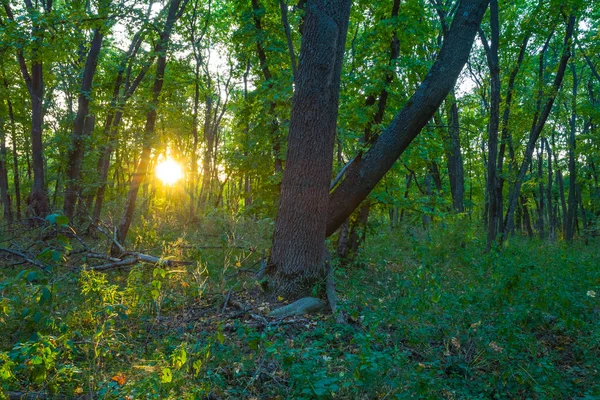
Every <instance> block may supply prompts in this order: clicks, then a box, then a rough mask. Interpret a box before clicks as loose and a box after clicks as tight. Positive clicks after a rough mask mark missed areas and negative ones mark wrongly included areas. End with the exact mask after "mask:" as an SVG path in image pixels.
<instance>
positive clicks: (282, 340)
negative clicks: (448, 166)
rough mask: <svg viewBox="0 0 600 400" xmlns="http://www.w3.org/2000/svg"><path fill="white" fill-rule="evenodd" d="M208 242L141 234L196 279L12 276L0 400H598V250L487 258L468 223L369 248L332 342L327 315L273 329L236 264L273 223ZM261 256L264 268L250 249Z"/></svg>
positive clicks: (514, 252)
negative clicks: (31, 399)
mask: <svg viewBox="0 0 600 400" xmlns="http://www.w3.org/2000/svg"><path fill="white" fill-rule="evenodd" d="M203 225H204V226H203V230H201V232H202V234H203V235H204V236H198V235H197V234H193V233H187V232H196V231H195V230H191V229H190V230H186V229H185V228H182V227H178V228H177V229H175V228H174V227H171V228H170V229H169V230H165V231H159V230H157V229H158V226H160V225H148V226H146V227H145V228H144V227H140V228H139V229H138V230H137V231H134V232H136V237H137V238H136V245H137V246H138V247H139V249H142V250H151V251H152V252H153V254H157V252H158V253H162V254H164V255H172V256H175V257H177V258H187V259H194V260H197V261H198V263H197V265H195V266H192V267H189V268H187V269H185V268H173V269H170V270H169V269H166V270H165V269H162V268H154V267H152V266H148V265H146V266H136V267H134V268H133V269H131V270H129V271H113V272H108V273H106V274H100V273H95V272H91V271H87V270H81V271H79V270H76V269H73V268H72V266H71V267H66V266H60V265H59V266H57V267H55V268H53V270H52V272H50V273H44V272H42V271H40V270H36V269H34V267H31V268H29V269H28V270H26V271H25V270H24V267H23V266H16V267H9V266H8V264H10V263H11V261H8V260H5V261H3V263H4V266H3V267H1V268H0V324H1V325H0V329H1V331H2V335H1V337H0V383H1V385H2V386H1V387H2V389H3V390H4V391H5V392H8V391H22V392H23V391H29V392H38V393H50V394H63V395H66V396H67V397H74V396H76V395H81V396H86V395H89V394H90V393H94V394H95V395H96V396H97V397H99V398H106V399H121V398H127V396H131V397H132V398H157V399H164V398H173V399H179V398H203V396H207V395H208V394H212V395H214V396H218V397H220V398H265V399H267V398H281V399H287V398H306V399H311V398H330V397H336V398H365V399H371V398H400V399H403V398H425V399H429V398H431V399H437V398H448V399H477V398H480V399H488V398H498V399H504V398H506V399H513V398H531V399H564V398H578V399H594V398H600V374H599V372H598V360H599V359H600V268H599V260H600V257H599V256H598V250H600V246H599V244H598V243H597V242H595V243H593V242H590V244H589V245H587V246H586V245H584V244H582V243H575V244H574V245H572V246H567V245H566V244H564V243H558V244H554V243H550V242H545V241H540V240H529V239H525V238H522V237H516V238H511V240H509V242H508V243H507V246H506V248H505V249H504V250H503V251H502V252H500V253H498V252H493V253H489V254H485V253H484V251H483V250H484V244H483V243H482V242H481V240H479V239H478V238H480V237H483V236H482V235H481V233H480V232H477V231H474V230H473V228H472V227H470V226H465V225H460V224H456V225H448V226H446V227H445V228H438V229H436V230H434V231H433V232H431V233H430V234H424V233H423V232H420V231H418V230H412V229H408V230H406V231H401V230H399V231H394V232H391V233H389V232H388V233H385V234H381V235H376V236H370V237H369V238H368V240H367V243H366V244H365V246H364V247H363V249H362V250H361V251H360V254H359V255H358V259H357V261H356V262H355V263H354V264H353V265H352V266H349V267H347V268H338V269H337V279H338V285H339V289H340V303H341V308H342V309H343V310H344V311H345V312H347V313H348V315H349V320H350V323H349V324H348V325H337V324H335V323H334V322H333V321H332V318H330V317H329V316H327V315H324V316H310V317H308V318H294V319H292V320H293V322H290V321H289V320H287V321H268V320H262V319H261V318H262V317H261V315H264V314H265V313H266V312H267V311H268V309H269V308H271V307H273V306H274V305H273V304H271V303H268V302H264V301H263V299H262V298H261V296H260V289H259V286H258V284H256V283H255V282H253V281H252V279H241V278H243V277H246V276H247V274H241V273H237V271H238V270H239V268H240V267H239V266H236V265H237V264H238V263H239V264H240V265H241V266H242V268H243V267H249V266H250V265H252V264H254V263H255V261H256V260H258V259H259V258H260V249H263V248H267V246H268V244H269V233H270V229H271V223H270V222H269V221H259V222H252V221H234V220H227V219H218V218H214V219H212V220H207V221H204V222H203ZM144 232H150V233H144ZM182 241H183V242H182ZM174 243H178V245H177V246H176V245H174ZM182 243H183V244H188V245H189V244H190V243H192V244H194V243H196V244H197V243H201V244H202V245H204V246H209V245H214V247H219V246H220V248H218V249H198V248H197V247H196V248H194V247H193V246H192V248H188V247H189V246H188V247H186V246H182ZM250 246H254V247H256V248H257V249H258V251H254V252H250V251H248V250H244V249H239V248H238V247H243V248H244V247H250ZM255 268H256V267H255ZM23 271H25V272H23ZM247 277H248V278H251V277H250V276H247ZM230 290H231V293H232V294H231V296H230V302H229V304H228V306H229V307H228V308H227V309H226V310H225V312H224V313H222V311H223V310H222V307H223V303H224V298H225V297H226V295H225V294H226V293H228V292H229V291H230ZM590 291H593V292H595V293H597V297H592V295H593V293H592V292H590ZM246 306H252V307H253V308H252V310H251V311H250V312H249V313H242V312H240V310H239V307H242V308H243V307H246ZM236 307H237V308H236ZM250 314H254V317H252V316H251V315H250ZM0 397H1V396H0Z"/></svg>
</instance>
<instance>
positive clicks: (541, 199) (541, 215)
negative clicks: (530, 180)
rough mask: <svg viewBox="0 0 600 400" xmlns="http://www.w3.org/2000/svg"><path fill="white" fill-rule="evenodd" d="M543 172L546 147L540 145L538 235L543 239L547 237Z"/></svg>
mask: <svg viewBox="0 0 600 400" xmlns="http://www.w3.org/2000/svg"><path fill="white" fill-rule="evenodd" d="M543 171H544V145H543V143H542V144H541V145H540V149H539V152H538V176H537V178H538V190H539V192H538V196H539V199H538V200H539V203H538V223H537V225H538V234H539V235H540V238H541V239H543V238H544V237H546V229H545V226H544V225H545V224H544V197H545V196H544V181H543V176H544V174H543Z"/></svg>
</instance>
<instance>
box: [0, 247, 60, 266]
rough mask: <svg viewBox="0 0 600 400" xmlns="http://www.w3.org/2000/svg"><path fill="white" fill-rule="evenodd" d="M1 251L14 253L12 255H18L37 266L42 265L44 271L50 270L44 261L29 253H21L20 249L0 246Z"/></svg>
mask: <svg viewBox="0 0 600 400" xmlns="http://www.w3.org/2000/svg"><path fill="white" fill-rule="evenodd" d="M0 251H3V252H5V253H9V254H12V255H14V256H17V257H21V258H22V259H24V260H25V261H27V262H28V263H29V264H31V265H35V266H36V267H40V268H41V269H43V270H44V271H46V270H48V267H46V266H45V265H44V264H43V263H42V262H40V261H38V260H36V259H34V258H31V257H29V256H28V255H26V254H24V253H21V252H20V251H17V250H12V249H7V248H5V247H0Z"/></svg>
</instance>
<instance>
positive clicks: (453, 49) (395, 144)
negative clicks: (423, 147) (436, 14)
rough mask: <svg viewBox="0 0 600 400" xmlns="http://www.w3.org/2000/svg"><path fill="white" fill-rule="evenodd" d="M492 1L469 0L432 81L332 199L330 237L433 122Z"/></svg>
mask: <svg viewBox="0 0 600 400" xmlns="http://www.w3.org/2000/svg"><path fill="white" fill-rule="evenodd" d="M487 5H488V0H464V1H462V2H461V3H460V5H459V6H458V9H457V11H456V14H455V17H454V20H453V21H452V25H451V27H450V29H449V31H448V35H447V36H446V39H445V40H444V44H443V45H442V48H441V50H440V53H439V55H438V57H437V59H436V61H435V63H434V64H433V66H432V67H431V69H430V70H429V73H428V74H427V77H426V78H425V80H424V81H423V83H422V84H421V85H420V86H419V88H418V89H417V91H416V92H415V93H414V94H413V96H412V97H411V98H410V100H409V101H408V102H407V103H406V105H405V106H404V108H403V109H402V110H401V111H400V112H399V113H398V114H397V115H396V117H395V118H394V120H393V121H392V123H391V124H390V125H389V126H388V127H387V128H386V129H385V130H384V131H383V132H382V134H381V135H380V136H379V137H378V139H377V140H376V141H375V143H374V144H373V145H372V146H371V148H370V149H369V150H368V151H367V152H366V154H364V156H362V157H361V158H357V159H356V160H355V161H354V162H353V163H352V165H351V166H350V167H349V168H348V170H347V172H346V176H345V179H344V180H343V181H342V182H341V183H340V185H339V186H338V187H337V188H336V189H335V190H334V191H333V193H332V194H331V195H330V199H329V207H328V214H329V215H328V221H327V235H331V234H332V233H333V232H335V231H336V230H337V228H338V227H339V226H340V224H341V223H342V222H343V221H344V220H345V219H346V218H348V216H349V215H350V214H351V213H352V211H354V209H355V208H356V207H357V206H358V205H359V204H360V202H361V201H362V200H364V199H365V197H366V196H367V195H368V194H369V193H370V192H371V190H373V188H374V187H375V185H377V183H378V182H379V180H380V179H381V178H382V177H383V176H384V175H385V173H386V172H387V171H388V170H389V169H390V168H391V167H392V165H393V164H394V162H395V161H396V160H397V159H398V157H400V155H401V154H402V153H403V152H404V150H405V149H406V148H407V147H408V145H409V144H410V143H411V142H412V141H413V140H414V138H415V137H417V135H418V134H419V132H420V131H421V129H422V128H423V127H424V126H425V124H427V122H428V121H429V120H430V119H431V117H432V116H433V114H434V113H435V112H436V110H437V109H438V108H439V106H440V104H441V103H442V101H443V100H444V98H445V97H446V96H447V95H448V93H449V92H450V90H452V88H453V87H454V85H455V83H456V79H457V78H458V75H459V73H460V71H461V70H462V68H463V67H464V65H465V63H466V62H467V58H468V56H469V53H470V51H471V46H472V45H473V39H474V38H475V34H476V33H477V29H478V27H479V23H480V22H481V19H482V18H483V14H484V13H485V10H486V8H487Z"/></svg>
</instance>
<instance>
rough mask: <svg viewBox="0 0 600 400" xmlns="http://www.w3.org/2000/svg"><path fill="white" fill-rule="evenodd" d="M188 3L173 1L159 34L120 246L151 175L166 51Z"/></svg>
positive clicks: (118, 230) (118, 237)
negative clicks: (152, 79) (151, 158)
mask: <svg viewBox="0 0 600 400" xmlns="http://www.w3.org/2000/svg"><path fill="white" fill-rule="evenodd" d="M187 2H188V0H171V1H170V2H169V11H168V14H167V20H166V21H165V25H164V28H163V31H162V33H161V34H160V38H159V41H158V43H157V45H156V48H155V52H156V54H158V58H157V62H156V74H155V76H154V86H153V89H152V101H151V102H150V105H149V108H150V109H149V111H148V114H147V115H146V126H145V127H144V144H143V149H142V154H141V156H140V160H139V162H138V164H137V166H136V168H135V173H134V175H133V177H132V179H131V183H130V185H129V192H128V193H127V201H126V203H125V210H124V212H123V217H122V218H121V222H120V223H119V226H118V228H117V241H118V242H119V243H121V244H123V243H124V241H125V238H126V237H127V233H128V232H129V227H130V226H131V222H132V220H133V213H134V211H135V201H136V199H137V195H138V191H139V188H140V185H141V184H142V182H143V181H144V179H145V177H146V174H147V173H148V165H149V163H150V154H151V151H152V143H153V141H154V140H155V139H154V129H155V127H156V109H157V107H158V103H159V99H160V92H161V91H162V87H163V81H164V75H165V69H166V65H167V51H168V47H169V41H170V38H171V32H172V31H173V27H174V25H175V22H176V21H177V20H178V19H179V17H180V16H181V14H182V13H183V10H184V9H185V6H186V4H187ZM111 252H112V253H113V254H116V253H119V252H120V249H119V248H118V246H116V245H113V248H112V249H111Z"/></svg>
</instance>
